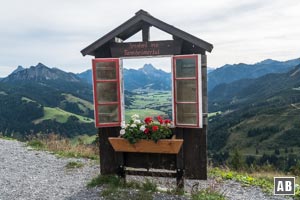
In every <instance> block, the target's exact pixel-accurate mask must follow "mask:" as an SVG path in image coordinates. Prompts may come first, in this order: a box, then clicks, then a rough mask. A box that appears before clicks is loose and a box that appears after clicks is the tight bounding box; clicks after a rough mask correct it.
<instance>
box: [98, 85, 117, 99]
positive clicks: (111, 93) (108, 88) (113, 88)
mask: <svg viewBox="0 0 300 200" xmlns="http://www.w3.org/2000/svg"><path fill="white" fill-rule="evenodd" d="M117 88H118V86H117V82H103V83H97V95H98V103H104V102H117V101H118V92H117Z"/></svg>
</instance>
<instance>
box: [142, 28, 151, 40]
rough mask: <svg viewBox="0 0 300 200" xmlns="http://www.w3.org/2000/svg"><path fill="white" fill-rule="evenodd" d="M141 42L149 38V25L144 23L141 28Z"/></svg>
mask: <svg viewBox="0 0 300 200" xmlns="http://www.w3.org/2000/svg"><path fill="white" fill-rule="evenodd" d="M142 34H143V42H148V41H149V40H150V26H149V25H144V26H143V28H142Z"/></svg>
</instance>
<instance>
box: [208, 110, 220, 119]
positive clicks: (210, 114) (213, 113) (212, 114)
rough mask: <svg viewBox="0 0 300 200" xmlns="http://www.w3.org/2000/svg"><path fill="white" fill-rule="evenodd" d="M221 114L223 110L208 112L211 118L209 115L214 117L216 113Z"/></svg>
mask: <svg viewBox="0 0 300 200" xmlns="http://www.w3.org/2000/svg"><path fill="white" fill-rule="evenodd" d="M220 114H222V112H221V111H218V112H212V113H208V118H209V117H214V116H216V115H220Z"/></svg>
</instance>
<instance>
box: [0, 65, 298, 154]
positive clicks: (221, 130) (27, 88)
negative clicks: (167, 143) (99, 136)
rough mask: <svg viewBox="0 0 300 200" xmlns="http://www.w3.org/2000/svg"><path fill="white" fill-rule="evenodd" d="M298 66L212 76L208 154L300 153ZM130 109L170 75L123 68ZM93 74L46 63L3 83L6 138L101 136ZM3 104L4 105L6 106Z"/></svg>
mask: <svg viewBox="0 0 300 200" xmlns="http://www.w3.org/2000/svg"><path fill="white" fill-rule="evenodd" d="M299 63H300V61H299V59H293V60H289V61H285V62H280V61H275V60H271V59H268V60H265V61H262V62H259V63H256V64H254V65H247V64H237V65H225V66H223V67H221V68H218V69H215V70H212V71H210V72H209V73H208V84H209V85H210V90H209V93H208V96H209V112H210V113H211V116H210V118H209V132H208V144H209V145H208V146H209V150H210V151H218V152H220V151H228V150H231V149H233V148H240V149H241V151H242V152H244V153H245V152H248V154H255V153H256V151H259V152H270V151H273V150H274V148H281V149H282V148H287V147H288V146H289V145H290V146H293V147H294V148H295V149H297V148H298V149H299V152H300V146H299V144H300V141H299V139H298V138H300V137H298V135H297V133H299V132H300V125H299V124H300V122H299V116H300V66H299ZM123 75H124V82H125V89H126V90H127V91H126V92H125V93H126V95H125V97H126V99H125V102H127V104H130V103H133V101H132V100H131V98H130V96H132V95H134V92H136V91H139V90H153V91H155V90H171V74H170V73H167V72H164V71H162V70H159V69H156V68H155V67H154V66H153V65H151V64H145V65H144V66H143V67H142V68H140V69H138V70H135V69H126V68H125V69H124V71H123ZM91 83H92V75H91V70H87V71H85V72H83V73H79V74H74V73H67V72H64V71H62V70H60V69H57V68H50V67H47V66H46V65H44V64H42V63H38V64H37V65H36V66H31V67H30V68H23V67H21V66H18V68H17V69H16V70H15V71H13V72H12V73H11V74H10V75H9V76H7V77H5V78H3V79H1V80H0V105H1V107H0V135H1V134H2V135H7V136H12V135H13V136H14V137H19V138H22V137H23V138H24V137H25V136H27V135H30V134H33V133H39V132H43V133H51V132H55V133H60V134H61V135H64V136H67V137H72V136H76V135H79V134H95V133H96V129H95V128H94V123H93V94H92V85H91ZM2 105H4V106H2Z"/></svg>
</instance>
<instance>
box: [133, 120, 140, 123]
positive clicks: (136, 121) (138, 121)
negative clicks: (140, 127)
mask: <svg viewBox="0 0 300 200" xmlns="http://www.w3.org/2000/svg"><path fill="white" fill-rule="evenodd" d="M133 123H135V124H140V123H141V120H139V119H136V120H134V122H133Z"/></svg>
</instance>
